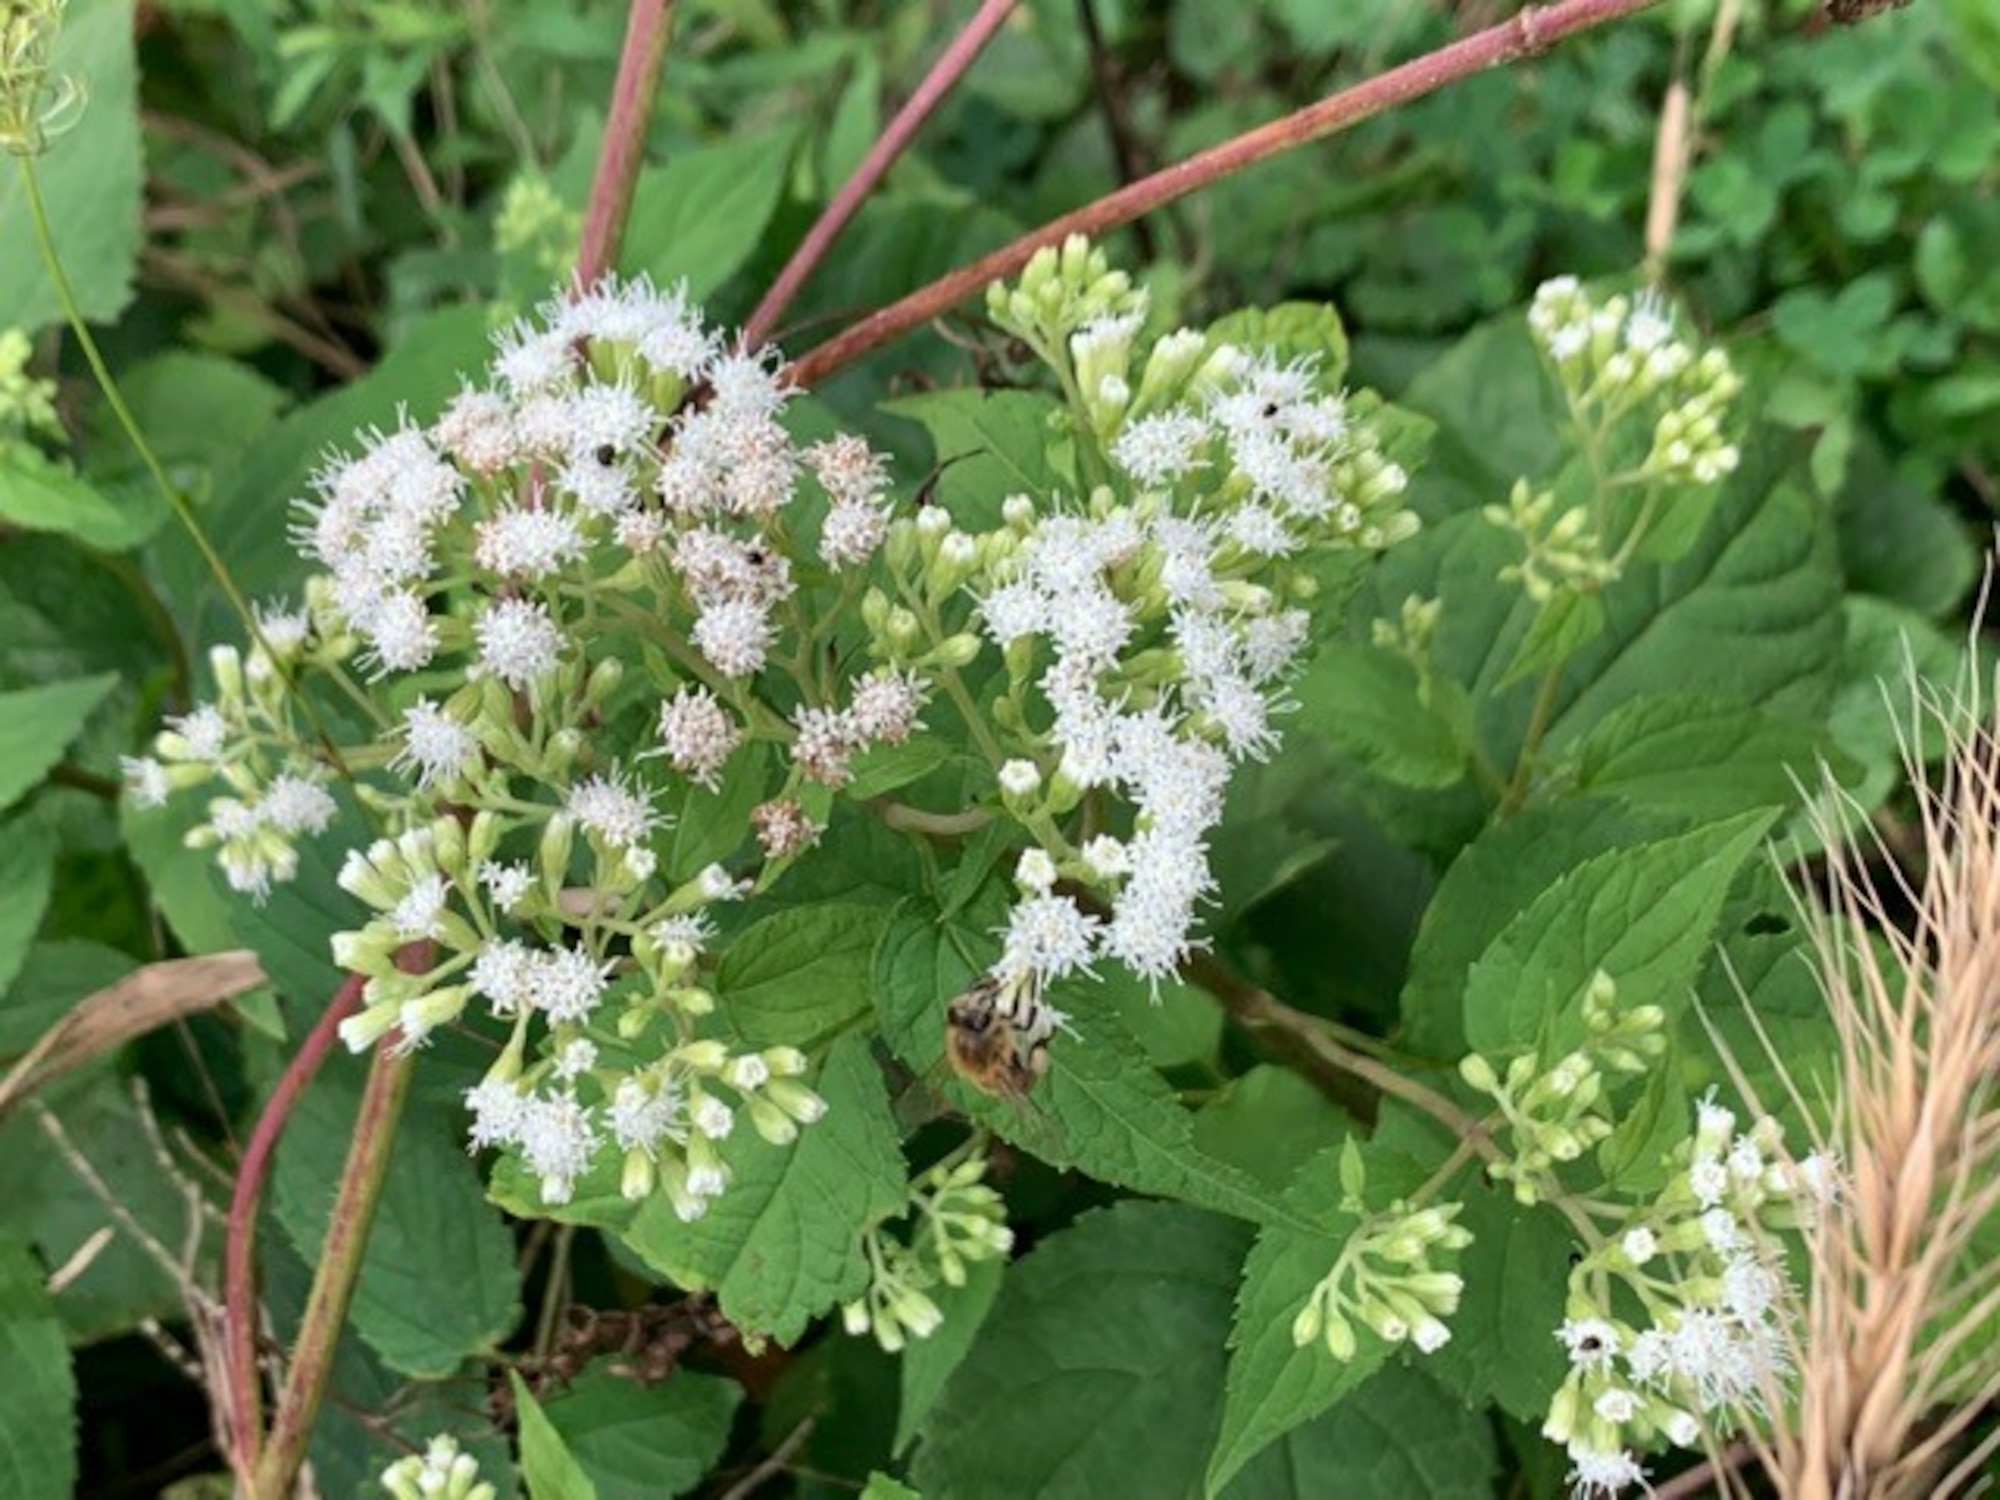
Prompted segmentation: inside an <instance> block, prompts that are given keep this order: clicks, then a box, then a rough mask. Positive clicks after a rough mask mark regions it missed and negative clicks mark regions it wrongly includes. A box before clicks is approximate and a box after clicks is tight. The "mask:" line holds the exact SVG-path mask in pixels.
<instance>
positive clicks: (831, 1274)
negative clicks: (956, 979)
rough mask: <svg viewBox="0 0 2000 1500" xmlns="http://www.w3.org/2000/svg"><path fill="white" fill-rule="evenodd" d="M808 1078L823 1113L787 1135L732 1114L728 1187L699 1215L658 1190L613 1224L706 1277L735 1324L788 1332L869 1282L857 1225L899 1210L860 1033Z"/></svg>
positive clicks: (671, 1263) (788, 1339)
mask: <svg viewBox="0 0 2000 1500" xmlns="http://www.w3.org/2000/svg"><path fill="white" fill-rule="evenodd" d="M814 1087H815V1088H816V1089H817V1090H818V1091H819V1094H820V1096H821V1097H822V1098H824V1099H825V1100H826V1106H827V1108H826V1115H825V1117H824V1118H823V1119H820V1120H818V1121H817V1122H815V1123H814V1124H812V1125H809V1126H806V1127H805V1128H804V1129H802V1130H801V1131H800V1132H799V1138H798V1139H797V1140H796V1141H795V1142H793V1143H792V1144H791V1145H789V1146H773V1145H771V1144H770V1143H769V1142H767V1141H765V1140H764V1139H763V1138H762V1137H761V1136H759V1135H757V1133H756V1132H755V1131H753V1130H751V1129H750V1128H749V1126H748V1125H747V1124H739V1125H738V1127H737V1129H736V1132H735V1134H734V1135H732V1136H731V1137H730V1138H729V1140H728V1141H727V1142H725V1143H724V1147H723V1157H724V1159H725V1160H726V1161H727V1162H728V1164H729V1167H730V1172H731V1176H730V1182H729V1190H728V1191H727V1192H726V1193H724V1194H723V1195H722V1196H721V1197H720V1198H719V1199H717V1200H716V1201H715V1202H714V1203H713V1204H712V1205H711V1206H710V1208H709V1210H708V1212H707V1213H706V1214H705V1215H704V1216H703V1217H701V1218H700V1219H697V1220H696V1221H695V1222H693V1223H692V1224H687V1223H683V1222H681V1220H680V1219H679V1218H678V1217H677V1216H676V1215H675V1213H674V1210H673V1208H672V1206H671V1205H670V1204H669V1203H668V1202H667V1201H666V1199H665V1197H664V1196H663V1195H660V1194H655V1195H654V1196H653V1197H651V1198H649V1199H647V1200H646V1202H645V1203H644V1204H642V1205H641V1206H640V1208H639V1212H638V1213H637V1214H636V1215H635V1216H634V1217H633V1220H632V1222H631V1224H630V1225H629V1226H628V1227H627V1228H626V1229H625V1230H624V1231H623V1233H622V1236H621V1237H622V1238H623V1239H624V1241H625V1243H626V1244H628V1245H630V1246H631V1247H632V1249H633V1250H635V1251H637V1252H638V1254H639V1255H640V1256H641V1257H643V1258H644V1260H645V1261H646V1263H647V1264H648V1265H650V1266H652V1267H653V1268H654V1269H655V1270H657V1271H659V1272H661V1273H662V1274H664V1275H666V1276H669V1277H671V1278H672V1279H673V1280H674V1281H676V1282H678V1283H679V1284H680V1285H682V1286H685V1287H688V1288H690V1289H694V1288H710V1287H712V1288H714V1289H715V1290H716V1292H717V1293H718V1295H719V1297H720V1299H721V1304H722V1311H723V1313H724V1314H725V1315H726V1316H727V1317H728V1318H729V1319H730V1321H731V1322H733V1323H735V1324H736V1325H737V1326H738V1327H741V1328H745V1329H750V1330H754V1331H755V1332H758V1333H765V1334H769V1335H770V1336H771V1337H772V1338H774V1339H776V1340H778V1342H780V1343H784V1344H789V1343H794V1342H796V1341H797V1340H798V1338H799V1337H800V1336H801V1335H802V1334H803V1333H804V1332H805V1330H806V1325H807V1324H808V1323H810V1322H811V1321H812V1319H814V1318H815V1317H817V1316H819V1315H820V1314H821V1313H823V1312H825V1311H826V1310H827V1309H828V1308H829V1307H832V1306H833V1305H834V1304H835V1303H837V1302H841V1301H845V1300H847V1299H849V1298H851V1297H854V1296H856V1295H858V1294H859V1293H860V1291H861V1289H862V1288H863V1287H864V1286H866V1285H867V1282H868V1264H867V1260H866V1258H865V1257H864V1256H863V1254H862V1249H861V1232H862V1230H863V1229H865V1228H866V1227H867V1226H868V1225H869V1224H871V1223H873V1222H876V1221H878V1220H881V1219H885V1218H888V1217H890V1216H891V1215H893V1214H895V1213H897V1212H899V1211H900V1210H901V1209H902V1207H903V1203H904V1197H905V1192H906V1187H907V1183H906V1179H905V1175H904V1166H903V1154H902V1152H901V1150H899V1149H898V1147H897V1145H896V1129H895V1124H894V1121H893V1120H892V1119H891V1118H890V1114H889V1101H888V1097H887V1093H886V1090H885V1087H884V1084H883V1081H882V1074H881V1070H880V1069H879V1068H877V1067H876V1065H875V1060H874V1058H873V1057H871V1056H870V1055H869V1051H868V1043H867V1040H866V1039H865V1038H863V1037H861V1036H860V1035H858V1034H857V1033H854V1032H849V1033H848V1034H846V1035H845V1036H843V1037H841V1038H840V1039H839V1040H838V1041H836V1042H835V1043H834V1044H833V1047H832V1049H831V1050H830V1051H829V1052H828V1053H827V1056H826V1062H825V1065H824V1066H823V1067H822V1068H821V1070H820V1075H819V1079H818V1081H817V1083H816V1084H815V1085H814Z"/></svg>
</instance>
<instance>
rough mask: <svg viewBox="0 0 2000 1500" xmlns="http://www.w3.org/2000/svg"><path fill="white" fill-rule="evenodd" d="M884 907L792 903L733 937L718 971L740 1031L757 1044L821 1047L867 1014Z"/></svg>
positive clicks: (732, 1018)
mask: <svg viewBox="0 0 2000 1500" xmlns="http://www.w3.org/2000/svg"><path fill="white" fill-rule="evenodd" d="M885 920H886V917H885V915H884V912H883V909H882V908H881V907H880V906H879V905H876V906H859V905H851V904H845V903H841V902H825V903H816V904H814V905H811V906H795V907H791V908H789V909H787V910H785V911H781V912H777V913H775V914H774V915H772V916H769V917H766V918H765V919H764V920H763V921H761V922H758V923H757V924H755V925H754V926H752V927H749V928H746V929H745V930H744V931H743V932H741V933H739V934H737V935H736V936H735V937H734V938H732V939H731V940H730V944H729V951H728V952H727V954H725V955H724V957H723V960H722V968H721V971H720V972H719V973H718V974H717V975H716V988H717V990H718V991H719V992H720V993H721V995H722V996H723V999H724V1003H725V1004H727V1006H728V1007H729V1019H730V1021H731V1023H732V1024H733V1025H734V1026H735V1027H736V1030H737V1034H738V1035H740V1036H741V1037H742V1038H743V1040H744V1041H746V1042H748V1043H749V1044H750V1045H751V1046H753V1047H773V1046H777V1045H779V1044H781V1043H782V1044H784V1045H788V1046H793V1047H800V1048H805V1049H809V1050H810V1049H814V1048H817V1047H818V1046H819V1045H820V1044H822V1043H824V1042H826V1041H828V1040H830V1039H831V1038H832V1036H833V1034H834V1033H835V1032H837V1031H839V1030H840V1029H841V1028H842V1027H844V1026H846V1025H848V1024H849V1023H850V1022H852V1021H853V1020H855V1019H856V1018H857V1017H859V1016H862V1015H865V1014H867V1011H868V984H869V979H870V977H871V975H872V972H873V966H874V958H875V940H876V938H877V937H878V936H879V935H880V933H881V930H882V927H883V924H884V922H885Z"/></svg>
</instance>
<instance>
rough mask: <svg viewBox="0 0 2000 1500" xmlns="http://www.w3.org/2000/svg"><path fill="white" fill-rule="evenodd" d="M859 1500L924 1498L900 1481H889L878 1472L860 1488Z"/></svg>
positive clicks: (921, 1499)
mask: <svg viewBox="0 0 2000 1500" xmlns="http://www.w3.org/2000/svg"><path fill="white" fill-rule="evenodd" d="M861 1500H924V1497H923V1495H922V1494H921V1493H919V1492H918V1491H916V1490H913V1489H911V1488H910V1487H909V1486H908V1485H907V1484H904V1483H903V1481H902V1480H900V1479H891V1478H890V1477H889V1476H888V1475H887V1474H884V1473H882V1472H880V1471H879V1470H878V1471H877V1472H875V1473H873V1474H870V1475H869V1476H868V1482H867V1483H866V1484H864V1485H863V1486H862V1487H861Z"/></svg>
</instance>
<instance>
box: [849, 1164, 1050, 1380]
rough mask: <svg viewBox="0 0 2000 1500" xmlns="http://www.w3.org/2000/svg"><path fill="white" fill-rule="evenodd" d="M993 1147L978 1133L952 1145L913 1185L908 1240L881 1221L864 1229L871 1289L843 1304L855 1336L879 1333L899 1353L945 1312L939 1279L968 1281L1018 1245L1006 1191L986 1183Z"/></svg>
mask: <svg viewBox="0 0 2000 1500" xmlns="http://www.w3.org/2000/svg"><path fill="white" fill-rule="evenodd" d="M986 1166H987V1162H986V1153H985V1151H984V1149H983V1148H982V1146H981V1143H980V1142H979V1140H978V1138H976V1137H975V1138H974V1139H973V1140H972V1141H970V1142H968V1143H967V1144H966V1145H965V1146H964V1147H962V1148H960V1149H959V1150H957V1151H955V1152H953V1153H952V1154H951V1155H950V1156H948V1157H946V1158H945V1159H944V1160H943V1161H941V1162H939V1163H937V1164H936V1165H935V1166H933V1167H931V1168H930V1169H929V1170H927V1171H926V1172H924V1173H923V1175H922V1176H920V1177H918V1178H917V1179H916V1181H914V1182H912V1183H911V1184H910V1201H909V1208H908V1210H907V1212H906V1214H905V1217H906V1218H912V1219H913V1220H914V1223H913V1224H912V1225H911V1228H910V1232H909V1236H908V1238H907V1240H905V1239H899V1238H897V1237H896V1236H894V1235H891V1234H889V1233H887V1232H886V1231H885V1229H884V1227H883V1226H881V1225H876V1226H874V1227H872V1228H870V1229H869V1230H868V1231H867V1232H866V1233H865V1234H864V1235H863V1236H862V1247H863V1250H864V1251H865V1253H866V1254H867V1257H868V1288H867V1290H866V1291H865V1292H863V1293H862V1295H861V1296H859V1297H857V1298H855V1299H854V1300H853V1301H852V1302H849V1303H847V1304H846V1305H845V1306H844V1307H843V1308H842V1309H841V1321H842V1324H843V1326H845V1328H846V1329H847V1331H848V1332H849V1333H851V1334H854V1335H857V1336H858V1335H860V1334H864V1333H873V1334H874V1336H875V1342H876V1343H878V1344H880V1345H881V1346H882V1348H883V1349H884V1350H885V1351H886V1352H888V1353H890V1354H894V1353H896V1352H897V1351H898V1350H900V1349H901V1348H902V1347H903V1346H904V1344H905V1343H906V1342H908V1340H910V1339H927V1338H929V1337H930V1336H931V1335H932V1334H934V1333H936V1332H937V1330H938V1329H939V1328H940V1327H941V1326H943V1323H944V1313H943V1311H942V1310H941V1309H940V1308H939V1307H938V1305H937V1301H936V1299H935V1298H933V1297H932V1296H931V1295H930V1288H932V1287H935V1286H936V1285H937V1284H938V1283H939V1282H940V1281H942V1282H943V1283H944V1284H945V1285H946V1286H949V1287H960V1286H964V1285H965V1268H966V1266H968V1265H970V1264H975V1263H977V1262H979V1261H983V1260H992V1259H994V1258H995V1257H996V1256H1004V1255H1006V1254H1007V1252H1008V1251H1010V1250H1011V1249H1013V1247H1014V1232H1013V1230H1011V1229H1009V1228H1008V1227H1007V1214H1006V1208H1005V1206H1004V1205H1003V1204H1002V1203H1001V1201H1000V1195H999V1194H998V1193H996V1192H995V1191H994V1190H993V1189H992V1188H990V1187H988V1186H987V1185H986Z"/></svg>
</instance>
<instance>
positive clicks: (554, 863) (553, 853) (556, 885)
mask: <svg viewBox="0 0 2000 1500" xmlns="http://www.w3.org/2000/svg"><path fill="white" fill-rule="evenodd" d="M575 844H576V819H575V818H573V817H571V816H570V815H569V814H568V813H566V812H559V813H556V814H555V815H554V816H553V817H551V818H550V819H549V821H548V822H547V823H546V824H544V825H543V827H542V837H541V841H540V845H539V847H538V849H537V850H536V863H537V865H538V867H539V873H540V875H541V880H542V895H543V896H544V897H545V898H546V899H547V900H548V903H549V904H550V905H551V906H556V905H558V904H560V902H561V900H562V889H563V886H564V884H565V883H566V881H567V880H568V877H569V855H570V850H571V849H572V848H574V847H575Z"/></svg>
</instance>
